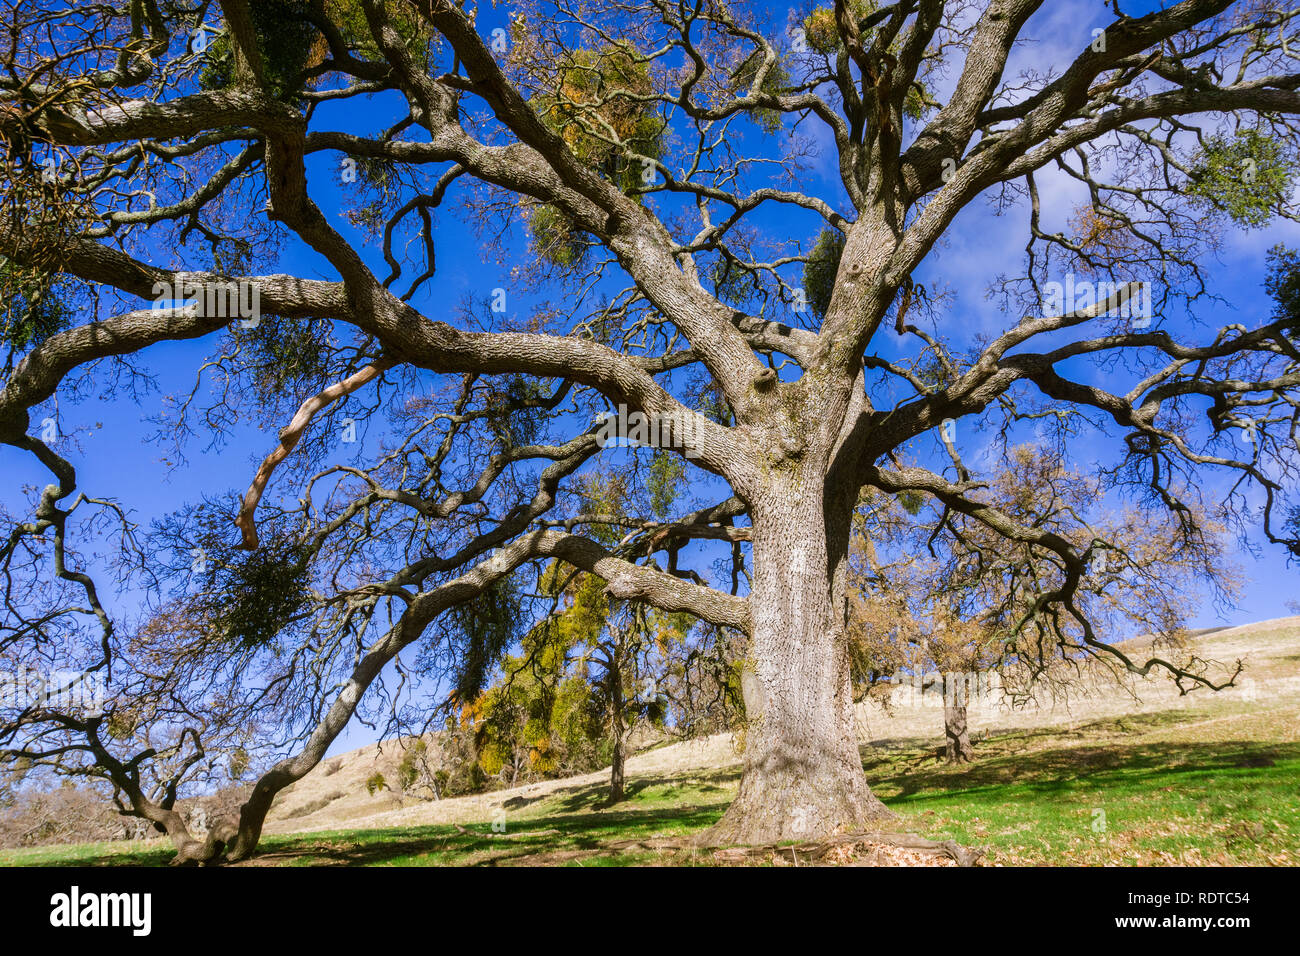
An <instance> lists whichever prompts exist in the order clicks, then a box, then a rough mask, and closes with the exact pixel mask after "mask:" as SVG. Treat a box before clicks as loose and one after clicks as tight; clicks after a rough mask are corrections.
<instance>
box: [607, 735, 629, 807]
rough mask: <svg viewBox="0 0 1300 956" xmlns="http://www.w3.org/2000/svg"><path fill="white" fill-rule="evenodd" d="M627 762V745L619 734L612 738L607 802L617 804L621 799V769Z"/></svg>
mask: <svg viewBox="0 0 1300 956" xmlns="http://www.w3.org/2000/svg"><path fill="white" fill-rule="evenodd" d="M626 762H627V745H626V744H625V743H624V741H623V735H622V734H621V733H620V734H618V735H616V736H615V737H614V760H613V762H612V764H611V765H610V770H609V802H610V803H611V804H614V803H618V802H619V801H620V800H622V799H623V767H624V765H625V764H626Z"/></svg>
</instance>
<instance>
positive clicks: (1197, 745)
mask: <svg viewBox="0 0 1300 956" xmlns="http://www.w3.org/2000/svg"><path fill="white" fill-rule="evenodd" d="M1294 718H1295V713H1294V711H1285V712H1281V711H1274V712H1265V713H1262V714H1261V713H1259V712H1244V711H1243V712H1237V713H1233V712H1229V713H1227V714H1226V715H1225V714H1224V713H1223V711H1222V710H1215V711H1213V712H1195V711H1191V712H1189V711H1187V710H1174V711H1167V712H1162V713H1150V714H1139V715H1132V716H1126V717H1122V718H1115V719H1108V720H1099V721H1094V722H1092V723H1089V724H1086V725H1083V726H1079V727H1073V728H1050V729H1043V730H1025V731H1015V732H1008V733H1002V734H996V735H993V736H991V737H990V738H988V739H986V740H983V741H980V742H979V743H978V744H977V745H976V752H977V759H976V760H975V762H974V763H972V764H969V765H967V766H963V767H956V768H953V767H948V766H946V765H944V764H942V763H940V762H938V761H937V760H936V759H934V746H933V741H915V742H908V743H905V744H902V745H899V746H897V747H895V748H893V749H890V750H888V751H880V750H868V751H867V752H866V755H865V760H864V763H865V766H866V770H867V774H868V778H869V779H870V780H871V782H872V785H873V787H874V788H875V790H876V792H877V793H878V794H879V795H880V796H881V798H882V799H884V801H885V802H886V803H887V804H888V805H889V806H890V807H891V808H892V809H894V810H895V811H897V812H898V813H899V815H900V820H899V828H900V829H908V830H914V831H917V832H920V833H923V834H925V835H928V836H932V837H950V838H952V839H955V840H957V841H958V842H960V843H963V844H966V845H968V846H982V847H985V848H987V850H988V853H989V856H988V859H989V861H991V862H995V863H1005V864H1065V865H1084V864H1087V865H1095V864H1118V865H1162V864H1170V865H1182V864H1221V865H1243V864H1251V865H1257V864H1274V865H1295V864H1297V863H1300V743H1296V742H1294V736H1295V735H1294V733H1293V732H1289V731H1293V729H1294V726H1295V719H1294ZM1288 736H1290V737H1291V740H1287V739H1285V738H1286V737H1288ZM737 779H738V771H736V770H734V769H731V770H718V771H711V772H700V771H695V772H686V773H683V774H681V775H678V776H670V777H656V778H640V779H633V780H632V781H630V786H629V799H628V800H627V801H626V802H624V803H622V804H619V805H618V806H617V807H613V808H608V807H605V806H604V805H603V801H604V798H605V791H604V788H603V787H601V786H574V787H570V788H566V789H562V790H560V791H556V792H553V793H551V794H548V795H546V796H544V797H540V798H535V799H531V800H529V799H526V798H523V797H515V798H512V799H510V800H507V801H506V803H505V809H506V814H507V816H506V834H505V836H504V837H502V836H494V835H492V834H491V826H490V822H489V821H487V820H484V821H482V822H480V823H476V824H465V825H464V826H465V828H466V829H467V830H468V831H469V832H462V831H461V830H459V829H457V828H456V827H454V826H450V825H430V826H413V827H403V828H389V829H373V830H361V829H342V830H337V831H332V832H319V833H304V834H289V835H279V836H268V837H267V838H265V839H264V840H263V843H262V846H261V850H260V852H259V854H258V856H257V857H255V858H254V859H253V860H252V861H249V863H248V864H247V865H261V866H310V865H335V866H443V865H489V866H510V865H520V864H524V865H582V866H616V865H629V864H643V865H644V864H655V863H672V864H683V863H685V864H689V863H692V862H700V863H704V862H711V861H712V860H711V857H709V856H707V855H706V854H699V855H697V854H694V853H691V852H690V851H683V850H676V851H669V850H654V849H647V848H644V847H636V848H633V849H632V850H626V849H619V848H615V847H611V846H610V844H612V843H615V842H618V841H632V840H638V841H643V840H679V841H680V840H681V838H683V837H686V836H689V835H690V834H693V833H696V832H698V831H700V830H702V829H704V828H706V827H708V826H709V825H711V824H712V823H713V822H715V821H716V820H717V819H718V817H719V816H721V814H722V812H723V810H724V809H725V808H726V805H727V802H728V801H729V800H730V799H731V797H732V794H733V793H734V791H735V787H736V783H737ZM1099 811H1100V812H1099ZM1102 814H1104V816H1103V815H1102ZM545 831H558V832H545ZM171 857H172V851H171V849H170V846H169V844H167V843H166V842H165V841H150V842H149V843H148V844H146V845H143V846H142V845H140V844H129V843H110V844H93V845H83V846H54V847H38V848H33V849H25V850H18V851H10V852H0V864H3V865H29V866H31V865H34V866H69V865H81V866H85V865H91V866H158V865H162V864H165V863H166V862H168V861H169V860H170V859H171Z"/></svg>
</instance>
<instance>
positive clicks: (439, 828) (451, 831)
mask: <svg viewBox="0 0 1300 956" xmlns="http://www.w3.org/2000/svg"><path fill="white" fill-rule="evenodd" d="M721 815H722V808H721V807H710V806H678V807H657V808H650V809H645V810H637V809H633V808H630V807H627V806H626V805H620V809H619V810H618V812H616V813H570V812H561V813H557V814H555V815H551V816H542V817H533V818H530V819H528V820H527V821H522V822H520V823H517V824H515V825H513V826H510V827H509V829H508V830H507V832H506V833H505V834H494V833H493V832H492V830H491V829H490V827H489V826H482V827H476V828H468V827H467V828H466V832H462V831H460V830H457V829H456V828H455V827H454V826H448V825H445V824H444V825H437V824H433V825H429V826H422V827H401V828H388V829H377V830H350V831H349V830H341V831H331V832H326V833H304V834H285V835H279V836H273V837H270V838H268V839H267V840H266V841H265V842H264V843H263V844H262V846H261V847H260V848H259V850H258V852H257V853H256V854H255V855H254V856H253V857H252V858H251V859H249V860H246V861H243V862H242V863H239V864H235V865H237V866H294V865H310V866H383V865H385V864H395V865H399V866H400V865H404V864H411V863H414V864H417V865H429V864H433V865H470V866H503V865H505V866H508V865H521V864H522V865H528V864H530V863H532V864H543V863H554V862H563V860H564V859H566V858H572V857H579V856H589V855H592V854H593V853H598V852H599V851H600V850H601V849H602V848H603V847H605V846H607V845H608V844H609V843H611V842H614V841H617V840H626V839H635V838H637V837H650V836H652V835H655V834H656V833H659V832H661V831H665V830H669V831H673V832H683V831H685V832H691V831H694V830H699V829H703V828H705V827H707V826H710V825H712V824H713V823H716V822H717V819H718V817H720V816H721ZM557 830H558V831H559V832H558V833H557V832H545V831H557ZM534 833H535V834H536V835H535V836H534V835H532V834H534ZM610 852H611V853H615V852H617V851H613V850H611V851H610ZM174 856H175V854H174V853H173V852H172V851H171V850H170V849H167V848H158V849H156V850H145V851H141V852H138V853H122V852H120V851H118V852H104V853H101V854H98V855H89V856H77V857H75V858H73V857H71V856H69V857H66V858H59V859H53V860H50V861H48V862H44V861H43V863H42V865H46V866H54V867H68V866H91V867H123V866H126V867H132V866H165V865H167V864H168V863H170V862H171V860H172V858H173V857H174ZM430 857H434V858H430Z"/></svg>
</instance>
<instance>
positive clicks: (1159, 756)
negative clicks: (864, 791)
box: [866, 740, 1300, 802]
mask: <svg viewBox="0 0 1300 956" xmlns="http://www.w3.org/2000/svg"><path fill="white" fill-rule="evenodd" d="M976 754H977V759H976V762H975V763H972V764H967V765H965V766H963V767H960V768H952V769H946V768H945V769H942V770H940V769H937V768H936V769H929V770H926V771H924V772H920V773H918V772H915V771H912V772H908V773H897V772H891V770H892V769H893V768H891V767H889V766H888V760H887V759H881V760H877V761H870V760H869V761H868V762H867V765H866V771H867V777H868V779H869V780H871V781H872V783H873V784H875V785H877V786H881V787H882V788H885V787H887V788H888V790H889V791H890V792H891V793H892V794H893V796H892V797H891V798H890V802H894V801H898V800H904V801H908V800H911V801H919V800H928V799H934V798H944V797H951V796H952V795H953V794H955V793H964V794H972V793H977V792H980V791H989V790H994V789H998V788H1002V787H1007V786H1015V787H1017V788H1023V789H1025V790H1028V791H1030V792H1032V793H1060V792H1066V791H1070V790H1078V789H1085V788H1092V787H1096V786H1099V785H1105V784H1108V783H1113V784H1120V783H1122V784H1123V785H1124V786H1125V787H1127V788H1142V787H1149V786H1154V785H1156V784H1158V783H1165V784H1169V783H1177V782H1179V780H1183V781H1186V780H1188V779H1189V778H1190V777H1193V776H1197V775H1204V774H1234V775H1240V774H1251V773H1265V774H1276V773H1277V772H1278V771H1277V770H1271V769H1270V768H1275V767H1276V765H1277V764H1279V763H1281V762H1283V761H1297V760H1300V744H1296V743H1262V742H1260V741H1256V740H1237V741H1223V742H1215V743H1199V744H1198V743H1151V744H1127V745H1125V744H1119V743H1106V744H1098V745H1095V746H1075V747H1064V748H1057V749H1044V750H1037V751H1029V752H1012V753H1008V752H1005V751H1003V752H1000V753H998V754H996V755H987V756H984V757H983V758H982V759H981V758H980V755H979V751H978V749H977V751H976ZM1282 772H1283V773H1285V774H1287V775H1293V774H1294V772H1295V771H1294V770H1291V769H1284V770H1283V771H1282Z"/></svg>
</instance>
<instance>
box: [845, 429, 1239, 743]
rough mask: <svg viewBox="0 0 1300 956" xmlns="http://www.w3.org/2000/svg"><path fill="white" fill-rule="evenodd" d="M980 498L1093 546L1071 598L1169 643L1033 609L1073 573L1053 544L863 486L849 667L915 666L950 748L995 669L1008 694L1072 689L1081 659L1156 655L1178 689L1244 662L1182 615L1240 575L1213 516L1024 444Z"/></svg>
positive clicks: (1014, 698) (888, 671) (1085, 611)
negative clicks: (1195, 642)
mask: <svg viewBox="0 0 1300 956" xmlns="http://www.w3.org/2000/svg"><path fill="white" fill-rule="evenodd" d="M987 497H988V500H989V501H990V503H991V504H992V505H993V506H994V507H996V508H997V509H998V510H999V511H1000V512H1001V513H1003V514H1006V515H1008V516H1010V517H1011V518H1012V519H1013V520H1015V521H1017V522H1019V523H1021V524H1023V525H1025V526H1027V527H1033V528H1035V529H1037V530H1039V531H1040V532H1042V533H1044V534H1048V535H1053V536H1059V537H1060V538H1063V539H1066V540H1068V541H1070V542H1071V544H1072V546H1073V547H1074V548H1075V549H1076V550H1077V551H1078V552H1079V553H1082V554H1084V555H1087V556H1088V571H1087V574H1086V575H1085V576H1084V579H1083V581H1082V582H1081V585H1080V587H1079V588H1078V589H1077V590H1076V592H1075V595H1074V600H1075V602H1076V603H1077V606H1078V608H1079V610H1080V616H1081V617H1082V618H1083V619H1084V620H1085V621H1086V622H1088V626H1089V627H1092V628H1094V629H1095V630H1098V631H1103V632H1107V633H1110V634H1112V635H1125V634H1128V635H1133V636H1139V637H1142V638H1144V639H1145V640H1146V641H1147V642H1148V644H1149V645H1150V646H1152V647H1155V648H1160V649H1162V653H1163V656H1162V657H1161V658H1158V659H1154V660H1153V661H1152V662H1148V663H1147V664H1146V666H1145V667H1144V668H1139V667H1137V665H1136V664H1135V663H1134V662H1133V661H1131V660H1129V658H1128V657H1127V656H1125V655H1124V654H1123V652H1122V651H1120V650H1119V649H1118V648H1115V647H1109V648H1108V649H1107V651H1105V652H1100V651H1099V650H1098V649H1097V648H1096V647H1095V646H1093V644H1092V643H1090V641H1089V640H1088V635H1087V633H1086V632H1085V631H1084V630H1083V629H1082V628H1081V627H1080V626H1079V625H1078V624H1077V619H1076V618H1073V617H1071V616H1068V615H1060V614H1055V613H1051V612H1050V611H1049V612H1048V613H1043V612H1042V611H1041V610H1040V609H1039V607H1038V603H1037V602H1038V598H1039V596H1040V595H1042V594H1044V593H1050V592H1051V591H1053V590H1055V589H1058V588H1060V587H1061V586H1062V584H1063V581H1064V579H1065V575H1066V573H1067V570H1066V568H1065V567H1064V566H1063V565H1062V564H1061V563H1060V560H1059V557H1058V552H1057V551H1055V550H1053V549H1051V548H1045V547H1043V546H1041V545H1040V544H1038V543H1037V542H1024V543H1020V542H1015V541H1011V540H1009V539H1007V538H1005V537H1003V536H1002V535H999V534H996V533H990V532H989V531H988V528H987V526H986V525H984V524H983V523H982V522H979V521H972V520H971V519H970V518H969V517H968V516H965V515H962V514H959V513H953V512H951V511H949V510H948V509H946V508H944V507H943V506H942V505H941V504H939V503H938V502H936V501H934V500H932V499H929V498H928V497H927V496H919V497H918V496H908V495H903V496H898V497H891V496H884V495H879V494H876V495H873V496H870V497H869V498H868V499H867V500H866V501H865V502H864V503H863V504H862V505H861V506H860V508H859V511H858V515H857V520H856V521H855V523H854V529H855V533H854V543H853V549H852V552H851V555H850V567H851V575H852V578H851V584H850V588H851V592H852V596H853V599H852V601H851V603H850V621H851V623H850V633H851V635H852V640H853V659H854V662H855V665H856V666H855V677H856V680H857V682H858V683H859V684H860V685H863V684H865V685H868V686H870V685H872V684H878V685H881V686H882V689H883V690H885V691H887V690H888V689H889V686H888V684H887V683H885V682H891V683H892V682H898V681H900V680H909V681H912V682H913V684H914V686H915V687H917V688H918V689H919V690H921V692H922V693H924V691H925V690H926V689H927V687H932V688H933V692H934V693H935V694H936V695H941V696H942V700H943V715H944V733H945V736H946V737H947V744H946V748H945V754H946V756H947V758H948V760H949V761H950V762H954V763H955V762H965V761H967V760H969V759H971V756H972V754H973V750H972V747H971V743H970V734H969V728H968V726H967V706H968V704H969V702H970V699H971V690H972V688H975V689H976V690H978V691H979V692H980V693H981V694H991V693H993V692H994V687H993V684H992V681H991V673H990V672H992V671H994V670H996V671H997V688H996V693H997V694H998V696H999V697H1001V696H1002V695H1003V694H1004V693H1005V694H1006V695H1007V697H1008V699H1009V700H1010V701H1011V702H1013V703H1024V702H1026V701H1027V700H1028V699H1029V698H1032V697H1034V696H1035V695H1036V694H1037V692H1038V690H1039V689H1040V686H1041V685H1042V684H1053V685H1060V684H1066V685H1067V688H1068V684H1069V683H1070V682H1071V680H1072V679H1076V678H1078V676H1079V675H1080V674H1081V672H1082V665H1083V664H1084V663H1085V662H1086V663H1088V664H1089V665H1090V666H1091V667H1092V668H1093V669H1094V670H1096V669H1100V670H1101V671H1103V672H1105V673H1106V674H1107V675H1108V676H1110V677H1112V678H1122V677H1123V676H1124V675H1125V674H1127V673H1135V672H1136V673H1146V672H1148V671H1151V670H1153V669H1156V668H1160V669H1162V670H1165V671H1168V672H1169V673H1170V674H1171V675H1172V679H1173V680H1174V681H1175V682H1176V683H1177V685H1178V687H1179V690H1180V691H1181V692H1182V693H1190V692H1193V691H1196V690H1201V691H1204V690H1205V687H1206V683H1205V681H1204V680H1203V679H1201V680H1198V679H1196V677H1197V676H1198V675H1199V676H1200V677H1201V678H1204V677H1205V676H1206V675H1210V674H1213V673H1218V674H1220V675H1226V676H1227V678H1228V679H1229V680H1233V679H1235V678H1236V677H1237V675H1238V674H1240V673H1241V672H1242V670H1243V667H1244V665H1243V663H1242V662H1241V661H1240V660H1238V661H1236V662H1233V663H1231V664H1229V663H1226V662H1216V661H1206V660H1203V659H1201V658H1200V657H1199V656H1198V655H1196V654H1195V652H1194V651H1193V650H1191V649H1190V648H1189V646H1188V644H1187V632H1186V625H1187V618H1188V616H1189V615H1190V614H1191V613H1192V612H1193V611H1194V610H1195V609H1196V607H1197V606H1198V605H1199V602H1200V597H1201V595H1203V594H1208V595H1209V596H1211V597H1212V598H1214V599H1215V600H1216V601H1217V602H1220V603H1223V602H1226V601H1228V600H1229V599H1231V598H1232V597H1233V596H1234V594H1235V593H1236V590H1237V588H1238V587H1239V583H1240V578H1239V573H1238V571H1237V569H1236V568H1235V566H1234V564H1233V562H1232V561H1231V560H1230V559H1229V557H1228V555H1227V541H1226V537H1225V535H1224V533H1223V529H1222V527H1221V526H1218V525H1216V523H1215V522H1214V521H1212V520H1211V519H1210V518H1208V517H1207V516H1205V515H1204V514H1197V513H1192V512H1172V513H1171V512H1166V511H1157V510H1153V509H1149V508H1141V507H1132V506H1129V507H1117V506H1116V505H1115V504H1114V503H1113V502H1112V501H1111V500H1110V499H1108V498H1107V496H1106V495H1105V494H1104V493H1103V489H1102V488H1101V487H1100V484H1099V482H1098V481H1097V479H1096V478H1094V477H1091V476H1089V475H1087V474H1084V473H1082V472H1081V471H1079V470H1077V469H1075V468H1073V467H1071V466H1070V465H1069V464H1067V463H1066V461H1065V460H1064V458H1063V457H1062V456H1061V455H1060V454H1058V453H1056V452H1054V451H1052V450H1051V449H1048V448H1044V447H1041V446H1034V445H1020V446H1017V447H1015V448H1013V449H1011V452H1010V462H1009V467H1008V468H1006V469H1005V470H1004V471H1002V472H1000V473H999V474H998V475H997V476H996V477H995V478H994V479H993V480H992V481H991V482H990V484H989V487H988V491H987ZM1180 497H1186V494H1185V493H1181V494H1180ZM1117 658H1118V662H1119V666H1116V659H1117ZM1061 665H1063V666H1061ZM1221 679H1222V678H1221Z"/></svg>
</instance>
